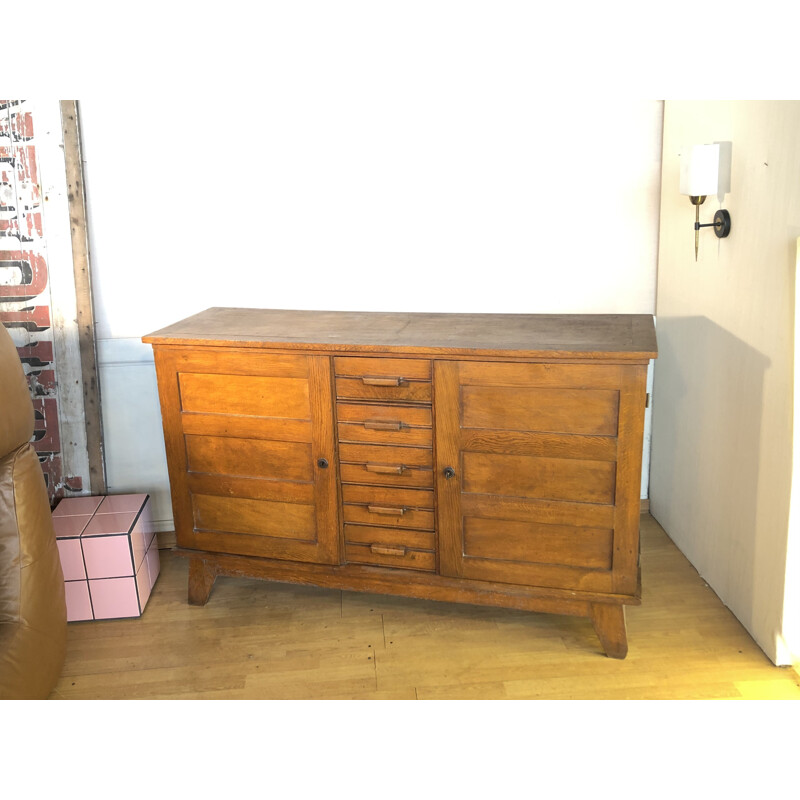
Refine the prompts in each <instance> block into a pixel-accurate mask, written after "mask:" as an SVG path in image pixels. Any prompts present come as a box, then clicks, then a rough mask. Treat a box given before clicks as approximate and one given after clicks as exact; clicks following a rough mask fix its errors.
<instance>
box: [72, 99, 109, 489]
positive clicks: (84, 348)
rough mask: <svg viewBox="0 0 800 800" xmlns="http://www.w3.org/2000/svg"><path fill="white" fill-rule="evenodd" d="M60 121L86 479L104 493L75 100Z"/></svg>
mask: <svg viewBox="0 0 800 800" xmlns="http://www.w3.org/2000/svg"><path fill="white" fill-rule="evenodd" d="M61 123H62V129H63V132H64V161H65V164H66V171H67V191H68V201H69V217H70V231H71V236H72V261H73V265H74V271H75V294H76V298H77V311H78V341H79V345H80V354H81V374H82V376H83V405H84V413H85V417H86V442H87V447H88V450H89V480H90V483H91V486H90V489H91V493H92V494H95V495H97V494H105V493H106V470H105V458H104V453H103V420H102V415H101V410H100V381H99V380H98V374H97V349H96V344H95V335H94V307H93V303H92V277H91V269H90V261H89V235H88V227H87V223H86V195H85V192H84V183H83V160H82V154H81V138H80V126H79V119H78V103H77V101H76V100H62V101H61Z"/></svg>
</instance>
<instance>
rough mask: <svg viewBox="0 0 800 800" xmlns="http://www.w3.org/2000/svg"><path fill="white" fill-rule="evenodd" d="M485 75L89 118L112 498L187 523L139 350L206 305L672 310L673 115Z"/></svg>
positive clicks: (120, 109) (321, 88)
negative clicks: (663, 207)
mask: <svg viewBox="0 0 800 800" xmlns="http://www.w3.org/2000/svg"><path fill="white" fill-rule="evenodd" d="M384 66H385V65H384ZM387 70H388V71H389V72H391V70H390V69H389V68H388V67H387ZM386 77H387V76H386V75H384V78H386ZM480 77H481V79H480V80H477V79H476V78H477V76H475V75H472V74H470V72H469V71H466V72H465V74H464V75H462V76H461V77H459V78H451V80H450V82H449V83H448V84H447V86H446V87H445V86H444V85H443V84H442V83H441V81H439V80H430V79H429V76H424V75H415V74H414V73H413V71H410V72H408V75H407V76H402V75H400V74H395V73H394V72H392V73H391V75H389V76H388V79H387V80H384V81H381V80H379V76H377V75H374V74H372V75H366V74H365V75H363V76H362V77H361V78H360V79H359V80H357V81H354V80H348V79H347V78H352V76H351V75H346V76H343V75H342V74H340V73H339V72H337V69H336V68H335V67H329V68H328V69H326V70H324V71H323V72H319V71H313V70H310V69H307V70H304V71H303V70H301V71H299V72H298V73H297V74H295V75H294V77H293V80H292V81H291V82H289V83H288V84H287V83H282V84H277V83H276V84H267V85H265V86H263V87H260V88H259V92H258V93H257V94H252V95H248V98H247V100H246V102H243V101H242V100H241V99H239V100H233V99H231V100H230V101H229V102H224V101H223V102H222V103H221V104H217V107H216V109H215V110H212V107H211V106H198V105H196V104H192V103H189V102H188V101H187V102H185V103H182V102H181V101H180V100H177V101H175V100H173V99H169V100H159V99H158V98H156V99H149V104H148V109H147V113H146V114H144V115H138V116H136V117H132V116H131V108H130V103H129V101H128V98H125V97H119V98H116V97H113V96H109V97H104V98H103V100H102V102H97V101H92V100H91V99H90V100H88V101H83V102H80V103H79V108H80V115H81V127H82V132H83V146H84V157H85V162H86V163H85V169H86V175H85V177H86V186H87V195H88V198H87V200H88V213H89V230H90V237H91V251H92V268H93V278H94V291H95V305H96V309H95V311H96V317H97V334H98V338H99V351H100V352H99V358H100V370H101V389H102V391H103V411H104V420H105V432H106V454H107V461H108V464H107V468H108V476H109V486H110V491H130V490H133V489H136V490H137V491H142V490H147V491H150V492H151V493H153V494H154V496H155V498H156V505H157V508H156V516H157V517H159V518H160V520H161V523H160V525H161V528H162V529H166V528H167V527H168V526H169V525H170V524H171V519H170V518H169V510H168V509H169V504H168V497H167V489H166V487H167V483H166V471H165V467H164V465H163V460H162V457H161V455H159V458H157V459H156V458H148V457H147V456H146V453H152V452H155V451H157V450H158V449H159V448H162V449H163V443H162V442H161V432H160V420H159V416H158V410H157V400H156V399H155V394H154V392H155V381H154V378H153V377H152V375H149V376H148V370H152V367H148V364H149V363H150V361H151V357H150V354H149V348H145V347H144V346H143V345H137V341H138V339H139V337H141V336H142V335H144V334H146V333H148V332H150V331H153V330H155V329H158V328H160V327H162V326H164V325H167V324H169V323H172V322H174V321H176V320H178V319H181V318H183V317H185V316H188V315H189V314H193V313H196V312H197V311H200V310H202V309H204V308H207V307H209V306H220V305H222V306H224V305H229V306H251V307H264V308H319V309H323V308H324V309H348V310H404V311H473V312H482V311H483V312H528V313H537V312H575V313H606V312H623V313H654V311H655V285H656V258H657V247H658V207H659V186H660V163H661V122H662V103H661V102H660V101H615V100H606V99H603V100H588V99H584V98H569V99H564V100H553V99H537V97H536V95H535V93H534V92H533V90H532V88H531V85H530V82H529V79H528V77H527V76H526V75H525V74H524V73H520V74H504V75H502V76H500V75H492V74H491V71H489V72H486V73H484V74H483V75H482V76H480ZM118 420H124V424H120V423H119V422H118ZM647 436H648V439H649V419H648V429H647ZM134 439H135V444H134V442H133V440H134ZM648 454H649V446H646V447H645V455H646V457H647V455H648ZM134 456H135V457H134ZM139 459H141V468H139V465H138V462H139ZM156 462H158V463H156ZM646 475H647V468H646V465H645V478H644V480H643V493H644V495H645V496H646Z"/></svg>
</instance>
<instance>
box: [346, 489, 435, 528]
mask: <svg viewBox="0 0 800 800" xmlns="http://www.w3.org/2000/svg"><path fill="white" fill-rule="evenodd" d="M342 502H343V503H352V504H357V505H378V506H400V507H403V508H413V509H417V510H420V511H421V510H428V511H431V512H432V511H433V492H432V491H426V490H424V489H395V488H394V487H392V486H356V485H354V484H344V485H343V486H342ZM402 527H405V526H402Z"/></svg>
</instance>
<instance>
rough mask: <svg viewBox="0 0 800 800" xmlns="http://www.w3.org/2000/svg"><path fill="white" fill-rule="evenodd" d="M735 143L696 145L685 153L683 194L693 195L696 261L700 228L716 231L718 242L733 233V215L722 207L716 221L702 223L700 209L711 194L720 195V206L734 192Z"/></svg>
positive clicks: (682, 165) (682, 157) (682, 178)
mask: <svg viewBox="0 0 800 800" xmlns="http://www.w3.org/2000/svg"><path fill="white" fill-rule="evenodd" d="M732 148H733V145H732V143H731V142H714V144H696V145H693V146H692V147H687V148H684V149H683V150H682V151H681V194H685V195H688V196H689V199H690V200H691V201H692V205H693V206H694V207H695V220H694V260H695V261H697V250H698V246H699V243H700V228H714V233H715V234H716V235H717V238H718V239H724V238H725V237H726V236H727V235H728V234H729V233H730V232H731V215H730V214H729V213H728V212H727V211H726V210H725V209H724V208H721V209H720V210H719V211H717V212H716V213H715V214H714V221H713V222H707V223H704V224H702V225H701V224H700V206H701V205H702V204H703V203H704V202H705V199H706V197H708V196H709V195H714V194H715V195H717V199H718V200H719V204H720V205H722V200H723V198H724V197H725V195H726V194H727V193H728V192H730V190H731V151H732Z"/></svg>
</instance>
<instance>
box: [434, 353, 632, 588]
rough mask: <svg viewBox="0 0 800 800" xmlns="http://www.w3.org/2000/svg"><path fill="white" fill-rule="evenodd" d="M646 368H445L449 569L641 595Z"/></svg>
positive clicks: (442, 520) (439, 394) (441, 431)
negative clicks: (643, 434)
mask: <svg viewBox="0 0 800 800" xmlns="http://www.w3.org/2000/svg"><path fill="white" fill-rule="evenodd" d="M645 371H646V366H644V365H613V364H610V365H596V364H586V365H583V364H512V363H486V362H457V361H452V362H447V361H440V362H437V363H436V367H435V373H434V392H435V397H436V402H435V430H436V453H437V456H436V491H437V497H438V500H437V502H438V508H439V518H438V522H439V550H440V566H439V568H440V572H441V573H442V574H444V575H451V576H456V577H463V578H471V579H476V580H487V581H499V582H505V583H514V584H524V585H532V586H542V587H553V588H570V589H582V590H586V591H597V592H614V593H621V594H633V593H634V592H635V591H636V589H637V586H638V534H639V489H640V470H641V448H642V420H643V415H644V403H645V374H646V372H645Z"/></svg>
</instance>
